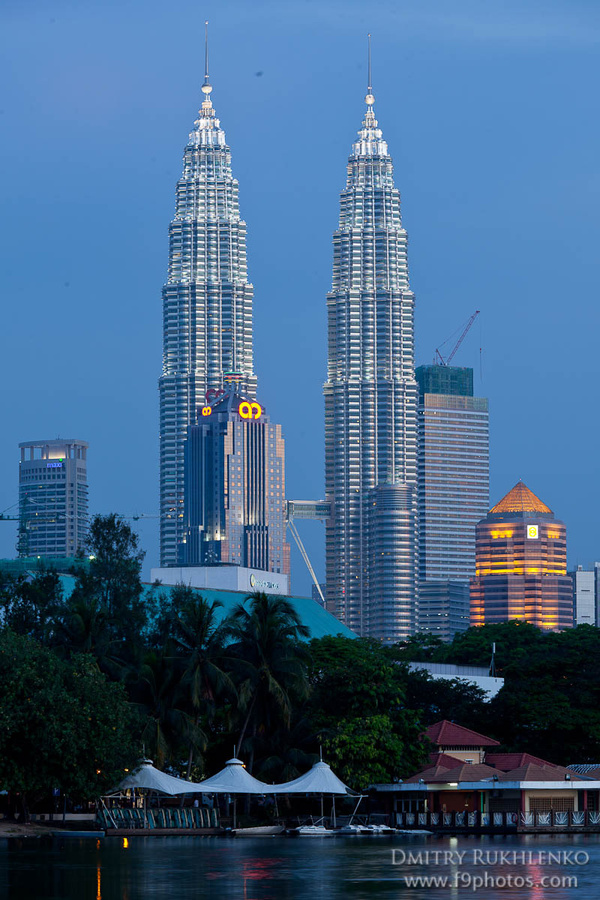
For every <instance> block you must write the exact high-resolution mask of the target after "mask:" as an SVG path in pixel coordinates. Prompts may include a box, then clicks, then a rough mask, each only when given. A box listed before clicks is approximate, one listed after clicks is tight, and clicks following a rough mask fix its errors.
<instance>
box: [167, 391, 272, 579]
mask: <svg viewBox="0 0 600 900" xmlns="http://www.w3.org/2000/svg"><path fill="white" fill-rule="evenodd" d="M203 413H204V414H203ZM185 475H186V478H185V504H184V539H183V542H182V544H181V545H180V560H179V561H180V564H181V565H183V566H207V565H209V566H210V565H218V564H223V563H224V564H229V565H234V566H243V567H246V568H255V569H261V570H263V571H266V572H276V573H283V574H286V575H289V572H290V547H289V544H288V543H287V542H286V540H285V532H286V521H285V444H284V439H283V435H282V433H281V425H273V424H271V422H270V420H269V417H268V416H267V415H266V414H265V412H264V411H263V409H262V407H261V406H260V404H258V403H256V402H251V401H249V399H248V397H246V396H244V395H243V394H241V393H238V391H237V390H236V389H235V388H232V389H231V390H230V391H229V392H228V393H226V394H225V395H224V396H222V397H219V398H217V400H216V401H215V402H214V403H213V405H212V407H211V406H206V407H204V408H203V411H202V412H201V413H200V415H199V417H198V424H197V425H191V426H190V427H189V428H188V437H187V441H186V445H185Z"/></svg>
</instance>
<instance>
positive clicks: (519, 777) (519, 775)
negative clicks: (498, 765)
mask: <svg viewBox="0 0 600 900" xmlns="http://www.w3.org/2000/svg"><path fill="white" fill-rule="evenodd" d="M565 775H569V781H584V779H583V778H580V777H579V775H576V774H575V772H569V770H568V769H565V768H563V767H562V766H553V765H549V766H538V765H536V764H535V763H527V765H525V766H519V767H518V768H517V769H511V771H510V772H502V773H501V774H500V775H499V776H498V781H564V780H565Z"/></svg>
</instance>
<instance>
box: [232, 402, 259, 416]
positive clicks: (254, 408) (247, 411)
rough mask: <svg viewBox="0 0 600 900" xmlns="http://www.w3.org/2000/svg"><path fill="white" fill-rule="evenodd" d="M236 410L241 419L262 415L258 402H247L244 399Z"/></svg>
mask: <svg viewBox="0 0 600 900" xmlns="http://www.w3.org/2000/svg"><path fill="white" fill-rule="evenodd" d="M238 412H239V414H240V416H241V417H242V419H260V417H261V416H262V406H261V405H260V403H248V401H247V400H244V401H243V402H242V403H240V405H239V406H238Z"/></svg>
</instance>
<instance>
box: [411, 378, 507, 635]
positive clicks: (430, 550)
mask: <svg viewBox="0 0 600 900" xmlns="http://www.w3.org/2000/svg"><path fill="white" fill-rule="evenodd" d="M416 379H417V383H418V385H419V407H418V424H419V444H418V502H419V630H420V631H428V632H431V633H432V634H436V635H438V636H439V637H441V638H442V639H443V640H452V638H453V637H454V635H455V634H456V632H457V631H462V630H464V629H465V628H468V627H469V605H470V603H469V595H470V591H469V580H470V579H471V578H472V577H473V575H474V574H475V527H476V525H477V523H478V522H479V521H480V520H481V519H482V518H483V517H484V516H485V515H486V513H487V511H488V509H489V468H490V467H489V413H488V401H487V399H485V398H483V397H474V396H473V369H471V368H461V367H457V366H447V365H432V366H419V368H417V370H416Z"/></svg>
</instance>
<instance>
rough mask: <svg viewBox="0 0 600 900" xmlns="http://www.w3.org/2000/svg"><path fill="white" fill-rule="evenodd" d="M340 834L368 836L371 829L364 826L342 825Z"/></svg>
mask: <svg viewBox="0 0 600 900" xmlns="http://www.w3.org/2000/svg"><path fill="white" fill-rule="evenodd" d="M339 833H340V834H368V833H369V829H368V828H366V827H365V826H364V825H342V827H341V828H340V830H339Z"/></svg>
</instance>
